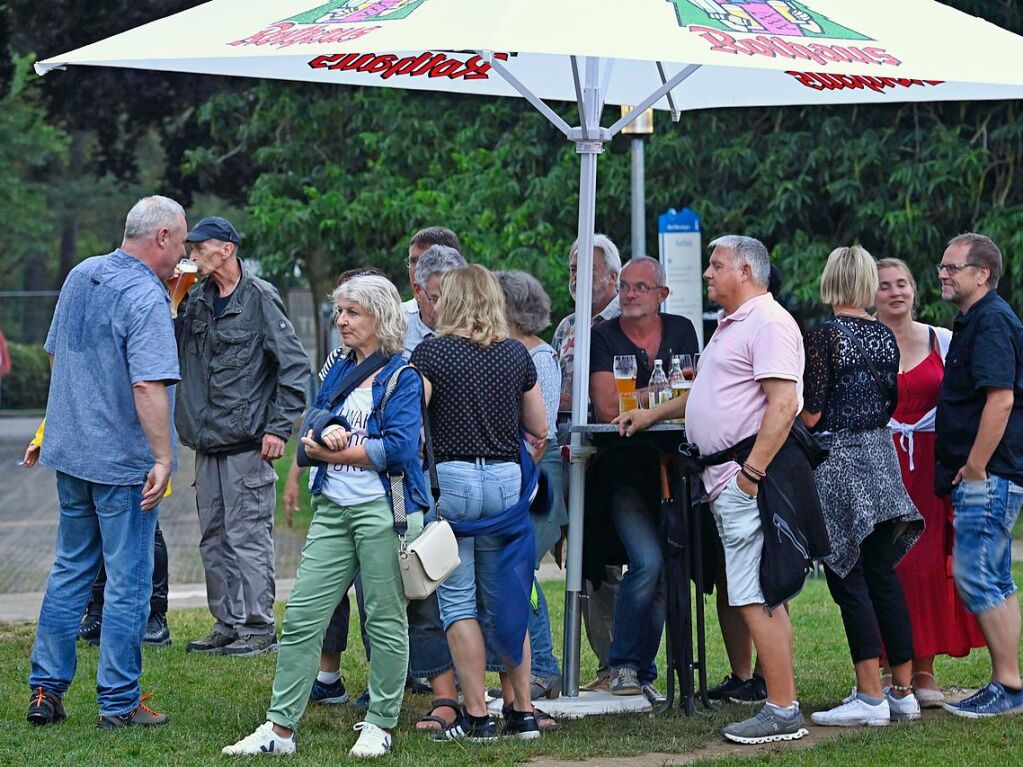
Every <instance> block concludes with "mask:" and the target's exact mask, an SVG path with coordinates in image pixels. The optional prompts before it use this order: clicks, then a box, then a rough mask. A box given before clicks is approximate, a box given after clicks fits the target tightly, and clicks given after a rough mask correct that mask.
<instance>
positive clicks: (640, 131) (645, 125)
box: [622, 106, 654, 258]
mask: <svg viewBox="0 0 1023 767" xmlns="http://www.w3.org/2000/svg"><path fill="white" fill-rule="evenodd" d="M632 109H633V107H631V106H623V107H622V115H623V116H624V115H627V114H628V113H629V112H631V111H632ZM653 132H654V110H653V109H647V110H646V111H645V112H643V113H642V114H641V115H640V116H639V117H637V118H636V120H635V121H634V122H632V123H630V124H629V125H626V126H625V127H624V128H622V133H624V134H627V135H629V136H631V137H632V147H631V155H632V256H633V258H635V257H636V256H645V255H647V252H646V173H645V161H646V160H645V157H644V150H645V147H644V145H643V139H644V138H645V137H646V136H649V135H650V134H651V133H653Z"/></svg>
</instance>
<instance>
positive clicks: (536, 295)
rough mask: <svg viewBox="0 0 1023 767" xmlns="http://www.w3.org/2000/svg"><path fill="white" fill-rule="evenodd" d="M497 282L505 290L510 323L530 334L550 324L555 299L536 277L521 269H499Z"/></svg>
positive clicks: (506, 313) (505, 308) (506, 311)
mask: <svg viewBox="0 0 1023 767" xmlns="http://www.w3.org/2000/svg"><path fill="white" fill-rule="evenodd" d="M497 281H498V282H499V283H500V285H501V290H502V291H504V313H505V315H506V316H507V317H508V323H509V324H511V325H514V326H515V327H517V328H518V329H519V331H521V332H522V333H523V334H524V335H528V336H535V335H536V334H537V333H539V332H540V331H541V330H543V329H544V328H546V327H549V326H550V324H551V299H550V298H549V297H548V295H547V292H546V291H545V290H544V289H543V285H541V284H540V281H539V280H538V279H536V277H534V276H533V275H531V274H527V273H526V272H519V271H508V272H498V273H497Z"/></svg>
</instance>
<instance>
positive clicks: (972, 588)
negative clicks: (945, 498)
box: [952, 474, 1023, 614]
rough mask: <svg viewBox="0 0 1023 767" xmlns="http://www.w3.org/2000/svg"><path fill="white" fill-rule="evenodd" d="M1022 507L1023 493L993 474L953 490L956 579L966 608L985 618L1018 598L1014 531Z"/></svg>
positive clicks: (953, 563) (967, 482)
mask: <svg viewBox="0 0 1023 767" xmlns="http://www.w3.org/2000/svg"><path fill="white" fill-rule="evenodd" d="M1021 505H1023V487H1020V486H1019V485H1017V484H1015V483H1014V482H1010V481H1009V480H1007V479H1003V478H1002V477H997V476H995V475H994V474H989V475H988V478H987V479H986V480H985V481H982V482H969V481H967V480H963V481H962V482H960V483H959V484H958V485H956V486H955V487H954V488H952V511H953V512H954V514H955V543H954V544H953V548H952V565H953V575H954V576H955V582H956V588H957V589H958V590H959V596H960V597H962V600H963V604H964V605H966V609H967V610H969V611H970V612H971V613H974V614H976V613H982V612H984V611H986V610H990V609H991V608H993V607H998V605H1000V604H1001V603H1002V602H1004V601H1005V600H1006V599H1008V598H1009V597H1010V596H1012V595H1013V594H1015V593H1016V584H1015V583H1013V580H1012V528H1013V525H1015V524H1016V517H1017V516H1019V510H1020V506H1021Z"/></svg>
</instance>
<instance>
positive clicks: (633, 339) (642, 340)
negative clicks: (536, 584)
mask: <svg viewBox="0 0 1023 767" xmlns="http://www.w3.org/2000/svg"><path fill="white" fill-rule="evenodd" d="M618 296H619V300H620V302H621V308H622V314H621V316H620V317H618V318H615V319H612V320H608V321H607V322H603V323H601V324H600V325H597V326H596V327H595V328H594V329H593V331H592V336H591V340H590V400H591V401H592V403H593V408H594V412H595V415H596V420H597V421H601V422H604V423H607V422H609V421H611V420H612V419H613V418H615V417H617V416H618V401H619V400H618V391H617V388H616V386H615V379H614V358H615V357H616V356H619V355H633V356H635V358H636V370H637V375H636V387H637V389H643V388H644V387H646V386H647V384H648V383H649V381H650V375H651V373H652V372H653V370H654V360H656V359H660V360H662V361H667V362H670V360H671V358H672V356H673V355H676V354H696V353H697V352H699V350H700V349H699V341H698V340H697V337H696V329H695V328H694V327H693V323H692V322H690V321H689V320H688V319H686V318H685V317H679V316H676V315H671V314H662V313H661V312H660V311H659V307H660V305H661V304H662V303H663V302H664V300H665V299H666V298H667V297H668V287H667V286H666V285H665V275H664V267H663V266H662V265H661V263H660V262H659V261H657V260H656V259H653V258H648V257H646V256H641V257H637V258H633V259H632V260H631V261H629V262H628V263H627V264H626V265H625V268H624V269H622V274H621V279H620V281H619V283H618ZM658 466H659V456H658V455H656V453H654V454H651V452H650V450H649V449H646V448H643V447H640V446H632V445H630V446H629V447H628V448H624V447H623V448H611V449H609V450H606V451H603V452H601V453H600V454H599V455H598V456H597V457H596V458H594V460H593V462H592V464H591V466H590V471H589V483H588V486H587V496H588V498H590V499H592V501H593V502H592V503H588V504H587V509H586V511H587V516H589V517H592V518H593V522H594V523H595V524H587V525H586V528H585V529H586V530H587V532H588V533H589V535H588V536H587V538H588V540H587V545H586V546H584V550H587V551H588V553H590V554H592V553H596V554H597V556H600V555H601V554H603V557H602V558H607V557H611V558H615V557H617V558H619V561H618V562H617V563H618V564H623V563H628V565H629V569H628V572H627V573H626V574H625V576H624V577H623V578H622V583H621V586H620V587H619V591H618V605H617V608H616V609H615V619H614V631H613V632H612V639H611V649H610V652H609V657H608V662H609V664H610V666H611V692H612V694H615V695H639V694H643V695H645V696H646V697H647V698H648V699H649V700H650V701H651V703H655V702H658V701H660V700H663V698H662V696H661V695H660V693H659V692H658V691H657V689H656V688H655V687H654V686H653V681H654V679H656V677H657V667H656V665H655V663H654V659H655V658H656V656H657V649H658V647H659V646H660V642H661V634H662V633H663V631H664V610H665V601H664V600H665V594H664V573H663V564H664V561H663V556H662V553H661V538H660V534H659V532H658V524H657V510H658V503H659V501H660V494H659V492H658V490H659V488H660V482H659V473H658ZM608 521H610V523H611V524H612V525H613V526H614V532H615V533H617V535H613V534H612V535H608V532H609V531H608V529H607V527H608V525H607V523H608ZM616 538H617V539H618V540H615V539H616ZM623 554H624V557H622V555H623ZM605 564H609V562H606V561H602V562H593V563H592V564H591V566H590V567H587V571H588V572H587V575H588V576H589V575H590V574H591V571H592V573H593V574H594V575H595V577H598V578H599V572H600V571H602V570H603V565H605Z"/></svg>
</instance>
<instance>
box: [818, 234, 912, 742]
mask: <svg viewBox="0 0 1023 767" xmlns="http://www.w3.org/2000/svg"><path fill="white" fill-rule="evenodd" d="M877 284H878V279H877V264H876V263H875V262H874V259H873V258H872V257H871V255H870V254H869V253H868V252H867V251H866V250H864V249H863V248H861V247H859V246H852V247H848V248H837V249H836V250H834V251H832V253H831V255H830V256H829V257H828V263H827V265H826V266H825V267H824V272H823V274H822V275H821V298H823V299H824V300H825V301H826V302H828V303H830V304H831V309H832V312H833V313H834V319H832V320H829V321H828V322H824V323H822V324H821V325H818V326H817V327H815V328H814V329H813V330H811V331H810V332H809V333H807V336H806V341H805V344H804V345H805V348H806V370H805V373H804V381H803V383H804V388H803V398H804V409H803V413H802V419H803V422H804V423H805V424H806V426H808V427H810V428H812V429H816V430H817V431H818V432H820V433H821V436H820V437H819V439H821V440H822V441H823V442H825V444H826V445H827V446H828V447H829V448H830V450H831V453H830V455H829V456H828V458H827V460H825V461H824V462H823V463H821V464H820V466H818V467H817V469H816V470H815V472H814V479H815V482H816V485H817V492H818V494H819V495H820V501H821V510H822V511H823V512H824V520H825V523H826V525H827V528H828V537H829V538H830V539H831V555H830V556H828V557H827V558H826V559H825V560H824V564H825V575H826V576H827V580H828V588H829V590H830V591H831V596H832V598H833V599H834V600H835V602H836V603H837V604H838V606H839V608H840V609H841V612H842V622H843V623H844V625H845V633H846V637H847V639H848V641H849V651H850V654H851V655H852V661H853V666H854V668H855V673H856V689H855V690H854V691H853V694H852V695H851V696H850V697H848V698H846V699H845V700H844V701H843V702H842V703H841V704H839V705H838V706H836V707H834V708H832V709H831V710H829V711H818V712H816V713H814V714H813V716H812V717H811V718H812V719H813V721H814V722H815V723H816V724H819V725H831V726H852V725H864V724H866V725H885V724H888V723H889V722H891V721H893V720H900V719H916V718H919V716H920V706H919V703H918V702H917V699H916V697H915V696H914V695H913V690H912V687H911V683H912V676H911V675H912V670H911V662H912V659H913V630H912V627H911V625H910V621H909V609H908V607H907V606H906V598H905V595H904V593H903V591H902V584H901V583H900V582H899V578H898V576H897V575H896V574H895V565H897V564H898V563H899V561H900V560H901V559H902V558H903V556H905V554H906V552H907V551H909V549H910V548H911V547H912V546H913V544H914V543H916V540H917V539H918V538H919V537H920V534H921V533H922V532H923V519H922V518H921V516H920V514H919V512H918V511H917V510H916V507H915V506H914V505H913V501H912V500H910V497H909V495H908V494H907V492H906V488H905V487H904V486H903V484H902V475H901V474H900V472H899V459H898V457H897V456H896V454H895V445H894V444H893V443H892V437H891V431H889V429H888V420H889V419H890V418H891V415H892V412H893V411H894V409H895V406H896V404H897V402H898V393H897V392H898V389H897V386H896V378H897V375H898V372H899V347H898V344H897V343H896V340H895V336H894V335H893V333H892V331H891V330H889V329H888V328H887V327H886V326H885V325H883V324H881V323H880V322H877V321H876V320H875V319H874V318H873V317H871V316H870V314H868V313H867V307H868V306H872V305H873V304H874V301H875V297H876V294H877ZM882 641H883V642H884V645H883V647H882ZM882 655H885V656H887V658H888V662H889V664H890V666H891V669H892V683H891V686H890V687H889V688H888V689H882V687H881V680H880V677H879V675H878V668H879V660H880V658H881V656H882Z"/></svg>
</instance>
